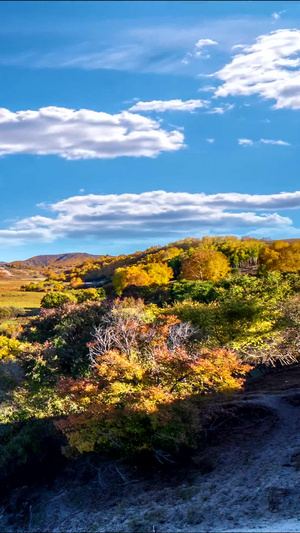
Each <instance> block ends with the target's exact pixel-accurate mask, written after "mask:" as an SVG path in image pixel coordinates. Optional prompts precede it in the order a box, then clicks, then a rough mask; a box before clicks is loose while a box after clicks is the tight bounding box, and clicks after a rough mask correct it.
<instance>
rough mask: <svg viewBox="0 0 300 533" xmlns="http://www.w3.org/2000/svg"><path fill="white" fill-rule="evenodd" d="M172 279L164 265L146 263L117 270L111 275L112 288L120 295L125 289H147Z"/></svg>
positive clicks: (169, 269) (168, 268) (170, 269)
mask: <svg viewBox="0 0 300 533" xmlns="http://www.w3.org/2000/svg"><path fill="white" fill-rule="evenodd" d="M172 277H173V270H172V268H170V267H168V265H166V264H165V263H146V264H144V265H143V264H141V265H132V266H129V267H127V268H118V269H117V270H116V271H115V273H114V275H113V280H112V281H113V286H114V289H115V291H116V293H117V294H122V292H123V290H124V289H125V287H129V286H130V285H135V286H137V287H143V286H146V287H149V286H150V285H164V284H166V283H168V282H169V280H170V279H171V278H172Z"/></svg>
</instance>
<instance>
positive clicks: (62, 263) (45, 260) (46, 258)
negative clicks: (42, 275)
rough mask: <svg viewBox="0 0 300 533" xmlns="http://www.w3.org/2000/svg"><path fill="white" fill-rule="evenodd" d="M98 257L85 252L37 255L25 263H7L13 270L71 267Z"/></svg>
mask: <svg viewBox="0 0 300 533" xmlns="http://www.w3.org/2000/svg"><path fill="white" fill-rule="evenodd" d="M98 257H99V256H98V255H92V254H87V253H84V252H74V253H67V254H53V255H36V256H34V257H30V258H29V259H26V260H24V261H12V262H10V263H6V265H7V266H9V267H12V268H26V267H43V266H46V267H50V266H54V267H57V266H59V267H66V268H67V267H69V266H74V265H79V264H81V263H83V262H84V261H87V260H88V259H97V258H98Z"/></svg>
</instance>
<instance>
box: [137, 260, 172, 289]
mask: <svg viewBox="0 0 300 533" xmlns="http://www.w3.org/2000/svg"><path fill="white" fill-rule="evenodd" d="M144 270H145V272H147V274H148V275H149V276H150V278H151V280H152V283H153V284H157V285H166V284H167V283H169V281H170V279H171V278H172V277H173V270H172V268H170V267H169V266H168V265H166V264H164V263H148V264H147V265H145V267H144Z"/></svg>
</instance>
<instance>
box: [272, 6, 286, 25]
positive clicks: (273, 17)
mask: <svg viewBox="0 0 300 533" xmlns="http://www.w3.org/2000/svg"><path fill="white" fill-rule="evenodd" d="M285 12H286V11H285V9H282V11H278V12H277V13H276V12H274V13H272V19H273V23H274V22H277V20H279V19H280V18H281V15H283V13H285Z"/></svg>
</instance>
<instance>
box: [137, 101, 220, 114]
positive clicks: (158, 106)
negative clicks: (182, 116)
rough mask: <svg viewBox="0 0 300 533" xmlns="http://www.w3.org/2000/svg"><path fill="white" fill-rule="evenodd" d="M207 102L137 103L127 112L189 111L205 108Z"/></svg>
mask: <svg viewBox="0 0 300 533" xmlns="http://www.w3.org/2000/svg"><path fill="white" fill-rule="evenodd" d="M208 106H209V101H207V100H185V101H183V100H180V99H177V100H152V101H151V102H137V103H136V104H135V105H134V106H132V107H130V109H129V111H133V112H135V111H156V112H158V113H163V112H165V111H189V112H192V111H194V110H195V109H200V108H207V107H208Z"/></svg>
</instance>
